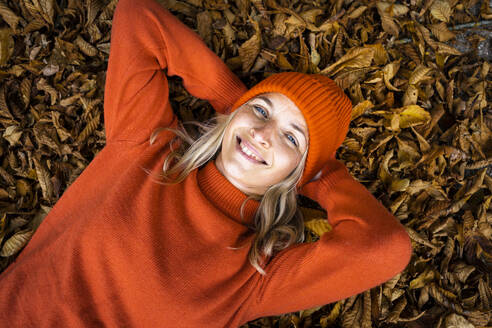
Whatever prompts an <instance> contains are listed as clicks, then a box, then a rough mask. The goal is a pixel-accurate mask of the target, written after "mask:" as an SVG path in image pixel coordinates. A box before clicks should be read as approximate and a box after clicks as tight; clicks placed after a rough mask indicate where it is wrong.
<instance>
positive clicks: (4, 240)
mask: <svg viewBox="0 0 492 328" xmlns="http://www.w3.org/2000/svg"><path fill="white" fill-rule="evenodd" d="M159 2H161V3H162V4H163V5H164V6H165V7H167V8H169V9H170V10H171V11H172V12H173V13H174V14H175V15H177V16H178V17H179V18H180V20H181V21H183V22H184V23H185V24H187V25H188V26H190V27H191V28H193V29H195V30H196V31H197V32H198V33H199V34H200V36H201V37H202V38H203V40H204V41H205V42H206V43H207V45H208V46H209V47H210V48H211V49H213V50H214V51H215V53H217V55H219V56H220V57H221V58H222V59H223V60H224V61H225V62H226V63H227V65H228V66H229V67H230V68H231V70H233V71H234V72H235V73H236V74H237V75H238V76H239V77H240V78H241V79H242V80H243V82H244V83H245V84H246V85H248V86H251V85H254V84H255V83H257V82H258V81H260V80H261V79H263V78H264V77H266V76H268V75H269V74H271V73H275V72H281V71H291V70H295V71H299V72H308V73H321V74H326V75H327V76H329V77H331V78H333V79H334V80H335V81H336V82H337V83H338V84H339V85H340V86H341V87H342V88H343V89H344V90H345V92H346V93H347V94H348V95H349V96H350V98H351V100H352V103H353V105H354V109H353V115H352V117H353V120H352V122H351V126H350V131H349V133H348V135H347V138H346V140H345V141H344V143H343V146H342V147H341V148H340V149H339V151H338V158H339V159H341V160H342V161H344V162H345V164H346V165H347V167H348V168H349V170H350V172H351V173H352V175H353V176H354V177H355V178H356V179H358V180H359V181H360V182H361V183H363V184H364V185H365V186H366V187H367V188H368V189H369V190H370V191H371V192H372V193H373V194H374V195H375V196H376V197H377V198H378V199H379V200H380V201H381V202H382V203H383V204H384V205H385V206H386V207H387V208H388V209H389V210H390V211H391V212H392V213H394V215H395V216H396V217H397V218H398V219H399V220H400V221H401V222H402V223H403V224H404V225H405V226H406V228H407V229H408V233H409V234H410V236H411V239H412V243H413V248H414V254H413V257H412V260H411V262H410V264H409V265H408V267H407V269H406V270H405V271H404V272H403V273H401V274H400V275H398V276H396V277H394V278H393V279H391V280H390V281H388V282H387V283H385V284H383V285H381V286H379V287H376V288H374V289H372V290H370V291H366V292H364V293H362V294H360V295H357V296H354V297H351V298H348V299H346V300H342V301H339V302H336V303H333V304H328V305H325V306H322V307H320V308H315V309H310V310H304V311H299V312H295V313H289V314H284V315H282V316H278V317H268V318H262V319H258V320H255V321H253V322H250V323H248V324H246V325H244V326H243V328H245V327H362V328H367V327H409V328H424V327H436V328H438V327H465V328H467V327H486V326H491V325H492V319H491V303H492V289H491V279H492V276H491V272H492V226H491V224H492V215H491V209H490V203H491V201H492V178H491V176H490V174H491V172H492V156H491V154H492V137H491V129H492V109H491V106H490V100H491V97H492V88H491V67H490V64H489V61H490V60H491V59H492V53H491V50H490V49H491V34H492V31H491V30H492V24H491V20H492V10H491V8H490V2H488V1H485V0H482V1H480V0H424V1H421V0H402V1H396V2H392V1H388V2H385V1H352V0H345V1H342V0H333V1H331V2H329V1H325V0H251V1H249V0H229V1H228V0H184V1H178V0H168V1H164V0H160V1H159ZM116 3H117V1H116V0H85V1H83V0H56V1H55V0H8V1H7V0H0V81H1V82H0V123H1V126H0V136H1V137H0V159H1V162H0V177H1V178H0V271H3V270H4V269H5V268H6V267H7V266H8V265H9V264H10V263H12V262H13V260H14V259H15V257H16V256H17V255H18V254H19V252H20V250H21V249H22V247H23V246H25V245H26V244H27V243H28V241H29V239H30V238H31V236H32V234H33V232H34V231H35V229H36V228H37V226H38V225H39V224H40V222H41V221H42V219H43V218H44V217H45V216H46V214H47V213H48V212H49V210H50V209H51V208H52V207H53V205H54V204H55V203H56V201H57V200H58V199H59V198H60V196H61V195H62V194H63V192H64V190H66V188H67V187H68V186H69V185H70V184H71V183H72V182H73V181H74V180H75V179H76V178H77V176H78V175H80V173H81V172H82V171H83V170H84V168H85V167H86V166H87V165H88V164H89V163H90V161H91V160H92V159H93V158H94V156H95V155H96V154H97V153H98V152H99V151H100V150H101V149H102V148H103V147H104V145H105V134H104V127H103V103H104V99H103V95H104V82H105V72H106V68H107V60H108V54H109V45H110V30H111V22H112V16H113V12H114V8H115V6H116ZM171 97H172V99H173V105H174V109H175V110H176V112H177V114H178V115H179V116H180V118H181V119H183V120H189V119H205V118H208V117H210V115H211V114H212V112H213V111H212V109H211V108H210V106H209V105H208V104H206V103H205V102H204V101H202V100H198V99H194V98H192V97H191V96H190V95H188V94H187V93H186V91H185V90H184V89H183V87H182V85H181V83H180V81H179V80H178V79H175V78H173V79H171ZM301 203H302V205H303V206H304V207H303V210H304V211H305V213H306V235H307V237H308V238H307V242H310V241H315V240H317V239H318V238H319V234H321V233H323V231H326V230H327V229H328V228H329V227H326V225H323V224H322V222H323V220H320V219H322V218H323V213H322V212H320V211H316V210H311V209H310V208H312V207H315V204H312V203H310V202H309V201H308V200H301ZM374 238H377V236H374ZM361 274H363V272H361ZM333 288H336V286H333ZM204 326H206V323H204Z"/></svg>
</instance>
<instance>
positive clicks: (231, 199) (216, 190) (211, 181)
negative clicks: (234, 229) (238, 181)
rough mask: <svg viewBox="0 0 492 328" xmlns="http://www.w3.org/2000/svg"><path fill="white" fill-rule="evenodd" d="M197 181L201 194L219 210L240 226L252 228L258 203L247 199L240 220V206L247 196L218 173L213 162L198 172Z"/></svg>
mask: <svg viewBox="0 0 492 328" xmlns="http://www.w3.org/2000/svg"><path fill="white" fill-rule="evenodd" d="M197 180H198V185H199V187H200V190H201V191H202V193H203V194H204V195H205V197H207V199H208V200H209V201H210V202H212V203H213V204H214V205H215V206H216V207H217V208H218V209H219V210H221V211H222V212H223V213H224V214H226V215H227V216H229V217H230V218H232V219H233V220H235V221H237V222H239V223H241V224H244V225H246V226H251V227H252V226H253V224H254V214H255V212H256V210H257V208H258V206H259V204H260V203H259V202H258V201H255V200H253V199H249V200H248V201H247V202H246V204H245V205H244V208H243V213H244V217H243V219H241V214H240V213H241V212H240V211H241V205H242V204H243V202H244V200H245V199H246V198H247V197H248V196H247V195H245V194H244V193H243V192H241V191H240V190H239V189H237V188H236V187H235V186H234V185H233V184H231V183H230V182H229V181H228V180H227V179H226V177H224V176H223V175H222V173H220V171H219V170H218V169H217V166H216V165H215V161H213V160H211V161H210V162H208V163H207V164H206V165H205V167H203V168H202V169H200V170H198V173H197Z"/></svg>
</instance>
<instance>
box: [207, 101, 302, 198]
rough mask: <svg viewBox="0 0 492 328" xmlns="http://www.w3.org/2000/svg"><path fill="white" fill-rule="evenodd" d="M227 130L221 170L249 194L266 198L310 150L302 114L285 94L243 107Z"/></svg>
mask: <svg viewBox="0 0 492 328" xmlns="http://www.w3.org/2000/svg"><path fill="white" fill-rule="evenodd" d="M236 111H237V113H236V114H235V116H234V118H233V119H232V120H231V122H230V123H229V125H228V126H227V128H226V131H225V134H224V139H223V140H222V149H221V152H220V153H219V155H218V157H217V159H216V166H217V168H218V170H219V171H220V172H221V173H222V174H223V175H224V176H225V177H226V178H227V180H229V182H231V183H232V184H233V185H234V186H236V188H238V189H239V190H241V191H242V192H243V193H245V194H247V195H251V194H256V195H263V194H264V193H265V191H266V190H267V189H268V187H270V186H271V185H274V184H276V183H278V182H280V181H282V180H283V179H285V178H286V177H287V176H288V175H289V174H290V173H291V172H292V171H293V170H294V169H295V168H296V166H297V165H298V164H299V163H300V161H301V158H302V155H303V154H304V152H305V151H306V150H307V147H308V142H309V141H308V130H307V125H306V121H305V120H304V116H303V115H302V113H301V111H300V110H299V109H298V108H297V106H296V105H295V104H294V103H293V102H292V101H291V100H290V99H289V98H288V97H287V96H284V95H283V94H281V93H276V92H275V93H264V94H260V95H258V96H256V97H254V98H252V99H250V100H249V101H248V102H246V103H245V104H244V105H242V106H241V107H239V108H238V109H237V110H236Z"/></svg>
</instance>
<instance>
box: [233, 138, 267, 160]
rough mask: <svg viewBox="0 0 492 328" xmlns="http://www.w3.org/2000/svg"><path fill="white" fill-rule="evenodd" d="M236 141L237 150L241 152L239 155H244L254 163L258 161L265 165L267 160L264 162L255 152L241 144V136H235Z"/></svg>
mask: <svg viewBox="0 0 492 328" xmlns="http://www.w3.org/2000/svg"><path fill="white" fill-rule="evenodd" d="M236 142H237V143H236V148H237V150H238V151H239V153H241V155H243V157H245V158H246V159H248V160H249V161H251V162H254V163H256V164H258V163H259V164H263V165H267V162H265V161H264V160H263V159H261V158H259V157H258V156H256V154H254V153H253V152H252V151H251V150H249V148H248V147H246V146H245V145H243V144H242V143H241V138H239V137H237V136H236Z"/></svg>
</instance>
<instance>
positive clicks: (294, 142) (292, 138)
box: [287, 134, 297, 146]
mask: <svg viewBox="0 0 492 328" xmlns="http://www.w3.org/2000/svg"><path fill="white" fill-rule="evenodd" d="M287 139H289V141H290V142H292V143H293V144H294V145H296V146H297V141H296V139H294V137H293V136H291V135H290V134H288V135H287Z"/></svg>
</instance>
